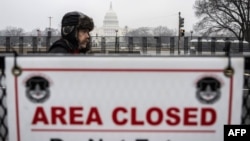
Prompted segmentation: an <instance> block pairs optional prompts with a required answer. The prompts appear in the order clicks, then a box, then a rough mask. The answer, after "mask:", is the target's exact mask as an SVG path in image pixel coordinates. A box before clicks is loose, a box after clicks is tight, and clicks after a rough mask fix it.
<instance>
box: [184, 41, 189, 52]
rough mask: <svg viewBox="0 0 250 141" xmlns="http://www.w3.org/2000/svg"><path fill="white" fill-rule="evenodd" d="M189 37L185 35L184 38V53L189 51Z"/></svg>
mask: <svg viewBox="0 0 250 141" xmlns="http://www.w3.org/2000/svg"><path fill="white" fill-rule="evenodd" d="M188 50H189V48H188V37H185V38H184V54H187V53H188Z"/></svg>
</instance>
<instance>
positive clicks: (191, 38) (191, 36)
mask: <svg viewBox="0 0 250 141" xmlns="http://www.w3.org/2000/svg"><path fill="white" fill-rule="evenodd" d="M190 33H191V40H192V39H193V36H192V35H193V31H191V32H190Z"/></svg>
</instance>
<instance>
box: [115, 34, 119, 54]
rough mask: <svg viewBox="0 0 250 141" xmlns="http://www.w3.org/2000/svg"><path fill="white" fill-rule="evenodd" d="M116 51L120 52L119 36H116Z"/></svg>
mask: <svg viewBox="0 0 250 141" xmlns="http://www.w3.org/2000/svg"><path fill="white" fill-rule="evenodd" d="M115 53H119V37H117V36H116V37H115Z"/></svg>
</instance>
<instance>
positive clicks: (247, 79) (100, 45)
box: [0, 37, 250, 141]
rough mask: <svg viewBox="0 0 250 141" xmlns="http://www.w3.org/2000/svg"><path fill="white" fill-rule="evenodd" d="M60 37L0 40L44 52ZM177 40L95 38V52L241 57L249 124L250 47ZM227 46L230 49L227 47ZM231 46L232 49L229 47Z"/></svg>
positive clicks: (1, 91) (2, 104)
mask: <svg viewBox="0 0 250 141" xmlns="http://www.w3.org/2000/svg"><path fill="white" fill-rule="evenodd" d="M57 39H59V37H51V38H48V37H42V38H41V39H38V37H0V52H2V53H5V52H12V51H13V50H16V51H17V52H18V53H19V54H27V53H45V52H46V51H47V48H48V47H49V46H50V45H51V44H52V43H53V42H54V41H55V40H57ZM177 39H178V38H177V37H92V39H91V42H92V49H93V50H94V51H95V52H96V53H105V54H107V53H108V54H110V53H117V54H121V53H133V54H134V53H138V54H156V55H161V54H170V55H172V54H177V55H178V54H179V53H181V54H189V55H190V56H192V55H207V54H209V55H216V54H218V53H219V54H223V55H225V52H226V53H228V52H230V53H232V54H234V53H236V54H242V55H244V58H245V75H244V88H243V90H242V98H243V105H242V115H241V124H245V125H250V55H248V54H246V55H245V53H250V49H249V44H248V43H245V42H243V41H235V39H230V38H201V37H193V39H192V40H191V39H190V38H188V37H185V38H183V39H182V40H181V42H180V44H179V45H180V46H179V47H178V40H177ZM228 43H230V44H229V46H228ZM228 47H229V48H228ZM4 69H5V66H4V55H2V56H1V54H0V141H8V125H7V116H8V109H7V108H6V95H7V93H6V86H5V82H4V80H5V74H4Z"/></svg>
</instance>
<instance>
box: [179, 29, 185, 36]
mask: <svg viewBox="0 0 250 141" xmlns="http://www.w3.org/2000/svg"><path fill="white" fill-rule="evenodd" d="M180 32H181V33H180V34H181V37H183V36H185V30H184V29H181V30H180Z"/></svg>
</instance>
